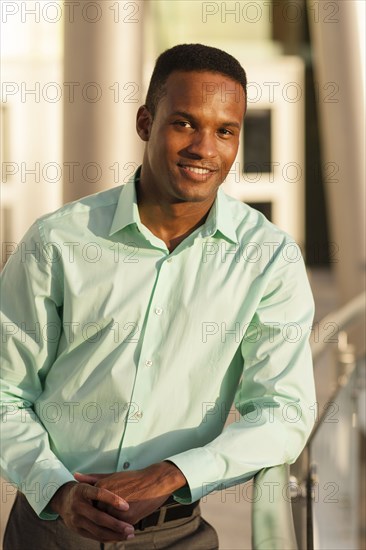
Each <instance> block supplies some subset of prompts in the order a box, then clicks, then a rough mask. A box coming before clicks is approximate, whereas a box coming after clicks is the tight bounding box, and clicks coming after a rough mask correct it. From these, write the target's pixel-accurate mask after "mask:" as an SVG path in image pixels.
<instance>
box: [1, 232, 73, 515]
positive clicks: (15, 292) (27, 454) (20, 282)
mask: <svg viewBox="0 0 366 550" xmlns="http://www.w3.org/2000/svg"><path fill="white" fill-rule="evenodd" d="M51 248H52V246H51V245H50V246H47V247H46V246H45V245H44V244H43V241H42V239H41V235H40V231H39V226H38V224H37V223H36V224H34V225H33V226H32V227H31V229H30V230H29V231H28V233H27V234H26V235H25V237H24V238H23V240H22V242H21V243H20V244H19V245H18V247H17V250H16V251H15V252H14V254H13V255H12V256H11V257H10V258H9V260H8V262H7V264H6V265H5V267H4V270H3V273H2V277H1V310H2V311H1V323H2V352H1V355H2V368H1V471H2V475H3V476H4V477H5V478H6V479H7V480H8V481H10V482H11V483H13V484H15V485H16V487H17V488H18V489H19V490H20V491H21V492H22V493H24V494H25V496H26V498H27V500H28V502H29V504H30V505H31V506H32V508H33V509H34V511H35V512H36V513H37V514H39V515H40V517H41V518H42V519H54V518H56V517H57V515H55V514H49V513H47V512H46V511H44V509H45V507H46V506H47V504H48V502H49V501H50V499H51V498H52V496H53V495H54V493H55V492H56V491H57V489H58V488H59V487H60V486H61V485H63V484H64V483H66V482H68V481H71V480H74V478H73V476H72V474H71V473H70V472H69V471H68V470H67V469H66V468H65V466H64V465H63V464H62V463H61V462H60V461H59V460H58V458H57V457H56V456H55V454H54V453H53V452H52V450H51V448H50V445H49V439H48V434H47V432H46V430H45V429H44V426H43V425H42V422H41V420H40V418H39V417H38V416H37V414H36V411H35V406H34V405H35V402H36V400H37V397H38V396H39V395H40V394H41V393H42V391H43V384H44V380H45V378H46V375H47V372H48V371H49V369H50V367H51V366H52V364H53V362H54V360H55V357H56V354H57V347H58V342H59V338H58V337H57V334H60V332H61V325H62V321H61V315H60V312H61V310H62V301H63V298H62V286H61V281H60V280H59V278H58V277H57V274H56V269H57V262H55V261H53V260H54V258H52V252H51ZM74 481H75V480H74Z"/></svg>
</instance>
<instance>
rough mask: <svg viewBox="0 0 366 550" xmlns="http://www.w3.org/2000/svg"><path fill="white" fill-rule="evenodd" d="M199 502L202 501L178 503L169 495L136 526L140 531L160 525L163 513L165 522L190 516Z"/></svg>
mask: <svg viewBox="0 0 366 550" xmlns="http://www.w3.org/2000/svg"><path fill="white" fill-rule="evenodd" d="M199 503H200V501H199V500H198V501H197V502H193V503H192V504H178V503H177V502H176V501H175V500H174V499H173V497H169V498H168V500H167V501H166V502H165V503H164V504H163V505H162V506H161V507H160V508H159V509H158V510H155V512H153V513H152V514H150V515H149V516H146V518H142V519H140V521H138V522H137V523H135V525H134V528H135V529H138V530H139V531H143V530H144V529H146V528H147V527H155V526H156V525H158V523H159V520H160V518H161V517H162V515H163V514H165V516H164V519H163V523H166V522H167V521H173V520H175V519H182V518H189V517H190V516H191V515H192V514H193V510H194V509H195V508H197V506H198V505H199Z"/></svg>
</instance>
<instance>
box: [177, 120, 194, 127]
mask: <svg viewBox="0 0 366 550" xmlns="http://www.w3.org/2000/svg"><path fill="white" fill-rule="evenodd" d="M173 125H174V126H178V127H180V128H191V127H192V124H191V123H190V122H188V120H175V121H174V122H173Z"/></svg>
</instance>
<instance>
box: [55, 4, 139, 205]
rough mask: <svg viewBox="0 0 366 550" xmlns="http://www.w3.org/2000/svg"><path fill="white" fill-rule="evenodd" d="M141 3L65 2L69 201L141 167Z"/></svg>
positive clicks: (65, 150) (66, 197) (66, 193)
mask: <svg viewBox="0 0 366 550" xmlns="http://www.w3.org/2000/svg"><path fill="white" fill-rule="evenodd" d="M143 4H144V2H143V1H139V0H134V1H131V2H129V1H128V2H127V1H125V0H123V1H109V0H99V1H93V2H91V1H87V0H81V1H78V2H74V1H72V2H71V1H66V2H65V27H64V38H65V46H64V52H65V58H64V86H65V94H64V138H63V139H64V141H63V162H64V170H63V173H64V182H63V201H64V202H70V201H72V200H76V199H78V198H80V197H83V196H85V195H90V194H92V193H96V192H98V191H100V190H103V189H107V188H110V187H113V186H115V185H119V184H122V183H125V182H126V180H127V179H128V176H129V175H130V174H131V173H132V172H133V170H134V168H135V167H136V165H138V164H140V163H141V160H142V143H141V142H140V139H139V138H138V136H137V134H136V130H135V116H136V111H137V109H138V107H139V105H141V104H142V103H143V100H144V98H143V97H142V96H141V87H142V86H141V84H142V51H143V48H142V37H143V34H142V24H143V21H142V18H143Z"/></svg>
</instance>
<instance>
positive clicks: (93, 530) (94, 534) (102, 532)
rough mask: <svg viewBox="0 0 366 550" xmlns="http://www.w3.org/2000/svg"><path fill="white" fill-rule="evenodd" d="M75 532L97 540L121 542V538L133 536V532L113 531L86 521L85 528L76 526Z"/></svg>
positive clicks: (126, 538) (125, 538)
mask: <svg viewBox="0 0 366 550" xmlns="http://www.w3.org/2000/svg"><path fill="white" fill-rule="evenodd" d="M76 532H77V533H78V534H79V535H81V536H82V537H86V538H88V539H92V540H95V541H98V542H121V541H122V540H130V539H132V538H134V536H135V535H134V534H133V533H129V531H127V532H125V533H115V532H114V531H110V530H109V529H104V528H102V527H98V526H96V525H92V524H88V523H87V522H86V523H85V528H81V527H78V529H77V530H76Z"/></svg>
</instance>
